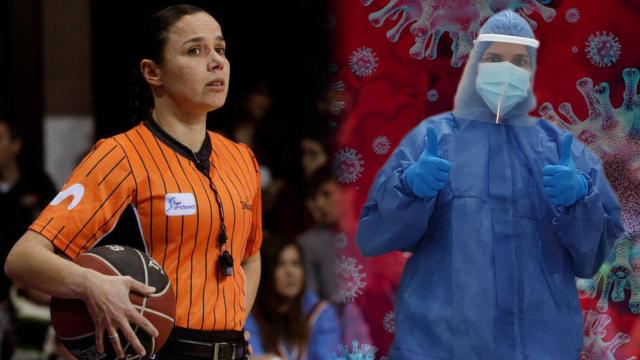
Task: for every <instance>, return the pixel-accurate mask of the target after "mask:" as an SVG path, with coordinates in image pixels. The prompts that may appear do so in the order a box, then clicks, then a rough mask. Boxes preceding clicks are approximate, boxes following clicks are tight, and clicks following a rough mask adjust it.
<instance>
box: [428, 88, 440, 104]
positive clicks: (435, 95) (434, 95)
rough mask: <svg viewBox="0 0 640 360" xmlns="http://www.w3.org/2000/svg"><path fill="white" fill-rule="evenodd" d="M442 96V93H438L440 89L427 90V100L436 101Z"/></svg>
mask: <svg viewBox="0 0 640 360" xmlns="http://www.w3.org/2000/svg"><path fill="white" fill-rule="evenodd" d="M439 98H440V93H438V90H435V89H433V90H429V91H427V100H429V101H431V102H436V101H438V99H439Z"/></svg>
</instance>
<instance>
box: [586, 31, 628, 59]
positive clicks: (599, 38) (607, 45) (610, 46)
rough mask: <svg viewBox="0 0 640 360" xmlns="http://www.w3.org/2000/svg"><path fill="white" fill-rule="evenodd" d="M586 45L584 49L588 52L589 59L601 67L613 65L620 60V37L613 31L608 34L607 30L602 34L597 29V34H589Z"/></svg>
mask: <svg viewBox="0 0 640 360" xmlns="http://www.w3.org/2000/svg"><path fill="white" fill-rule="evenodd" d="M586 45H587V47H585V49H584V51H585V53H586V54H587V59H589V61H591V63H592V64H593V65H596V66H599V67H605V66H611V65H613V64H614V63H615V62H616V61H618V58H619V57H620V51H621V49H622V46H621V45H620V41H619V40H618V38H617V37H615V36H614V35H613V34H612V33H609V34H607V32H606V31H603V32H602V34H601V33H600V32H599V31H597V32H596V33H595V34H591V35H589V38H588V39H587V41H586Z"/></svg>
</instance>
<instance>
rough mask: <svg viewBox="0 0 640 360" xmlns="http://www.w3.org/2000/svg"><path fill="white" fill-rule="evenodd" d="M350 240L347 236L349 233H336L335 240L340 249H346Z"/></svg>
mask: <svg viewBox="0 0 640 360" xmlns="http://www.w3.org/2000/svg"><path fill="white" fill-rule="evenodd" d="M348 242H349V240H348V238H347V234H345V233H340V234H338V235H336V237H335V239H334V240H333V243H334V245H335V246H336V247H337V248H338V249H344V248H345V247H347V244H348Z"/></svg>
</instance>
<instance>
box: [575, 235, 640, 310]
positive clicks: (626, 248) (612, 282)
mask: <svg viewBox="0 0 640 360" xmlns="http://www.w3.org/2000/svg"><path fill="white" fill-rule="evenodd" d="M600 283H602V287H601V289H602V292H601V294H600V299H598V305H597V306H596V309H597V310H598V311H600V312H605V311H607V308H608V307H609V295H611V300H613V301H614V302H616V303H619V302H622V301H624V300H625V290H628V293H629V294H630V296H629V310H631V312H632V313H634V314H640V234H636V235H634V236H631V235H627V236H624V237H622V238H621V239H619V240H618V241H616V243H615V246H614V251H613V253H612V254H611V256H610V259H608V261H606V262H605V264H604V265H603V266H602V267H601V268H600V270H599V271H598V273H597V274H596V276H595V277H594V278H593V279H578V281H577V287H578V294H579V295H580V297H581V298H583V299H584V298H591V299H593V298H595V297H596V295H597V292H598V287H599V285H600Z"/></svg>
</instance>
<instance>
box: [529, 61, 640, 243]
mask: <svg viewBox="0 0 640 360" xmlns="http://www.w3.org/2000/svg"><path fill="white" fill-rule="evenodd" d="M622 76H623V78H624V83H625V90H624V93H623V96H622V98H623V100H622V104H621V106H620V107H618V108H614V107H613V106H612V105H611V100H610V98H609V85H608V84H607V83H601V84H600V85H598V86H596V87H593V82H592V80H591V79H590V78H582V79H580V80H578V81H577V85H576V86H577V88H578V91H580V93H581V94H582V96H583V97H584V99H585V102H586V104H587V108H588V110H589V115H588V118H587V119H585V120H584V121H582V120H580V119H579V118H578V117H577V116H576V115H575V114H574V113H573V110H572V107H571V105H570V104H569V103H562V104H560V106H559V107H558V110H559V112H560V114H562V115H564V117H566V119H567V120H563V119H561V118H560V117H559V116H558V114H557V113H556V112H555V111H554V109H553V106H551V104H549V103H544V104H542V106H540V108H539V112H540V115H542V117H543V118H545V119H547V120H549V121H552V122H554V123H555V124H556V125H558V126H560V127H562V128H565V129H567V130H569V131H570V132H572V133H573V134H574V136H575V137H576V138H577V139H579V140H580V141H581V142H583V143H584V144H585V145H587V146H588V147H589V149H591V151H593V152H594V153H595V154H596V155H598V157H599V158H600V159H602V161H603V165H604V169H605V172H606V174H607V179H608V180H609V183H610V184H611V187H612V188H613V190H614V191H615V192H616V195H617V196H618V200H619V202H620V205H621V207H622V222H623V225H624V227H625V230H626V231H627V232H629V233H637V232H640V192H639V191H638V189H639V188H640V97H639V96H638V93H637V86H638V80H639V79H640V71H638V69H636V68H627V69H625V70H624V71H623V72H622Z"/></svg>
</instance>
